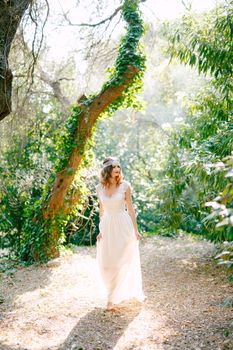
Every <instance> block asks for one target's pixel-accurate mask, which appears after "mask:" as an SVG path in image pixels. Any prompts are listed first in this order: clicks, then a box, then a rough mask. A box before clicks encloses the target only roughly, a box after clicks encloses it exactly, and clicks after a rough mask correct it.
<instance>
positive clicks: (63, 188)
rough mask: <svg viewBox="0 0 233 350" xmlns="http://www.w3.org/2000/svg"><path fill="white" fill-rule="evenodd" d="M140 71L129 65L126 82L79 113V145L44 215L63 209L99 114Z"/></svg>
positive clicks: (61, 175)
mask: <svg viewBox="0 0 233 350" xmlns="http://www.w3.org/2000/svg"><path fill="white" fill-rule="evenodd" d="M138 71H139V70H138V69H137V68H135V67H133V66H128V70H127V71H126V72H125V74H124V76H123V77H124V82H123V83H122V84H121V85H118V86H110V87H109V88H107V89H106V90H105V91H103V92H102V93H100V94H99V95H98V96H97V97H96V98H95V99H94V100H93V101H92V103H91V104H90V105H89V106H88V110H86V108H85V107H83V110H82V112H81V114H80V115H79V125H78V128H77V129H76V142H77V144H78V145H79V147H75V148H74V149H73V151H72V153H71V155H70V157H69V161H68V164H67V166H66V167H65V168H64V169H63V170H62V171H60V172H59V173H58V174H57V177H56V180H55V182H54V186H53V190H52V194H51V197H50V200H49V202H48V205H47V207H46V209H45V210H44V216H45V217H46V218H49V217H50V218H53V217H54V216H55V215H56V214H58V212H59V211H60V210H62V209H63V207H64V204H65V203H64V201H65V196H66V194H67V191H68V190H69V187H70V185H71V183H72V181H73V179H74V177H75V173H76V171H77V169H78V167H79V165H80V163H81V160H82V154H83V151H84V147H85V144H86V142H87V139H88V138H89V137H90V134H91V131H92V128H93V126H94V124H95V122H96V120H97V119H98V117H99V115H100V114H101V113H102V112H103V111H104V110H105V109H106V108H107V107H108V106H109V105H110V104H111V103H112V102H114V101H115V100H116V99H117V98H118V97H120V96H121V94H122V92H123V91H124V90H125V89H126V87H127V86H128V85H129V84H130V83H131V82H132V80H133V78H134V77H135V75H136V74H137V73H138ZM84 100H85V96H82V97H81V98H80V99H79V101H78V102H79V104H81V105H82V101H84Z"/></svg>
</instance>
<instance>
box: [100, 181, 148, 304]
mask: <svg viewBox="0 0 233 350" xmlns="http://www.w3.org/2000/svg"><path fill="white" fill-rule="evenodd" d="M128 186H130V188H131V185H130V183H129V182H128V181H125V180H123V181H122V182H121V184H120V185H119V187H118V189H117V192H116V193H114V194H113V195H112V196H110V197H109V196H107V195H106V193H105V190H104V187H103V186H102V185H101V184H98V185H97V186H96V191H97V195H98V197H99V200H100V201H101V202H102V204H103V209H104V213H103V215H102V217H101V220H100V223H99V232H100V233H101V234H102V238H101V239H100V240H97V250H96V258H97V263H98V266H99V270H100V274H101V276H102V279H103V282H104V284H105V286H106V289H107V296H108V301H109V302H112V303H114V304H118V303H120V302H122V301H124V300H129V299H132V298H136V299H137V300H138V301H140V302H142V301H143V300H144V299H145V295H144V293H143V290H142V276H141V265H140V254H139V241H138V240H137V239H136V235H135V233H134V227H133V223H132V220H131V217H130V216H129V214H128V212H127V210H126V204H125V191H126V189H127V187H128Z"/></svg>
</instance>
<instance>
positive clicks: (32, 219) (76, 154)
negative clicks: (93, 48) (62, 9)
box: [22, 0, 145, 260]
mask: <svg viewBox="0 0 233 350" xmlns="http://www.w3.org/2000/svg"><path fill="white" fill-rule="evenodd" d="M138 3H139V1H138V0H125V1H124V3H123V5H122V14H123V17H124V19H125V21H126V23H127V31H126V35H125V36H124V37H123V38H122V40H121V44H120V48H119V52H118V57H117V59H116V63H115V67H114V68H113V69H112V70H111V75H110V79H109V80H108V81H107V82H106V83H105V84H104V85H103V87H102V89H101V91H100V92H99V93H97V94H95V95H92V96H90V97H85V96H82V97H81V98H79V100H78V103H77V104H75V105H74V106H73V108H72V111H71V115H70V117H69V118H68V120H67V124H66V129H65V130H63V136H62V137H61V138H60V140H59V142H58V146H57V151H58V152H57V159H56V163H55V164H54V171H53V173H52V174H51V177H50V179H49V181H48V185H47V186H46V187H45V190H44V195H43V196H42V198H41V199H40V200H39V201H38V200H37V201H35V203H30V208H28V211H27V216H28V217H27V220H26V221H25V223H24V230H25V232H27V233H26V234H25V237H24V243H23V245H22V252H23V254H22V255H23V257H24V259H25V260H30V259H31V260H39V259H42V257H43V258H47V259H48V258H51V257H54V256H57V255H59V243H60V241H61V235H62V232H63V230H64V226H65V225H66V223H67V220H66V217H69V215H70V213H71V212H75V204H76V203H78V202H79V201H80V189H79V188H78V189H77V191H76V190H75V191H73V190H72V188H71V186H72V183H73V180H74V178H75V176H76V175H77V172H79V171H80V169H81V166H82V164H83V162H84V161H85V157H86V154H87V153H88V146H89V143H90V139H91V136H92V134H93V132H94V130H95V124H96V122H97V119H99V118H100V117H101V116H103V114H105V115H106V113H108V114H111V113H113V112H114V111H115V110H116V109H118V108H119V107H120V106H122V105H123V106H129V105H131V104H132V102H133V95H134V93H135V92H137V91H138V89H139V88H140V86H141V78H142V74H143V71H144V67H145V65H144V61H145V58H144V55H143V54H142V52H141V50H140V48H139V40H140V38H141V36H142V34H143V32H144V29H143V21H142V20H141V18H140V13H139V9H138ZM84 164H85V163H84ZM51 185H52V186H51Z"/></svg>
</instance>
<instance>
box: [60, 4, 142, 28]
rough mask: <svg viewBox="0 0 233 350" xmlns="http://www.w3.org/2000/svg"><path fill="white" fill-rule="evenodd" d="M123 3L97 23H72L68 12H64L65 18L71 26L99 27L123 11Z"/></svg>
mask: <svg viewBox="0 0 233 350" xmlns="http://www.w3.org/2000/svg"><path fill="white" fill-rule="evenodd" d="M138 2H139V3H141V2H146V0H139V1H138ZM122 7H123V5H121V6H119V7H117V8H116V10H115V11H114V12H113V13H112V14H111V15H110V16H109V17H107V18H105V19H103V20H102V21H100V22H97V23H72V22H71V20H70V19H69V18H68V17H67V13H63V15H64V18H65V20H66V21H67V22H68V24H69V25H70V26H75V27H97V26H99V25H101V24H104V23H105V22H107V21H111V20H112V19H113V18H114V17H115V16H116V15H117V14H118V12H119V11H121V9H122Z"/></svg>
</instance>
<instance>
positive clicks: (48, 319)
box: [0, 237, 233, 350]
mask: <svg viewBox="0 0 233 350" xmlns="http://www.w3.org/2000/svg"><path fill="white" fill-rule="evenodd" d="M140 249H141V261H142V272H143V284H144V290H145V293H146V295H147V300H146V301H145V302H144V303H143V305H139V304H137V303H131V304H130V305H122V306H121V307H120V308H119V309H118V310H117V311H115V312H106V311H105V310H104V307H105V294H104V290H103V286H102V285H101V283H100V282H99V278H98V274H97V270H96V263H95V248H83V247H78V248H77V249H76V251H75V253H74V254H71V253H70V254H67V253H66V254H63V255H62V256H61V257H60V258H58V259H55V260H53V261H50V262H49V263H48V264H46V265H43V266H37V267H36V266H30V267H27V268H17V270H16V272H15V273H14V274H13V275H12V276H10V275H6V274H4V275H2V276H1V280H0V281H1V286H0V296H1V297H3V303H2V304H0V310H1V315H0V322H1V325H0V349H1V350H3V349H4V350H13V349H17V350H26V349H27V350H55V349H56V350H81V349H83V350H97V349H98V350H107V349H109V350H110V349H114V350H133V349H137V350H144V349H145V350H152V349H153V350H160V349H163V350H167V349H169V350H170V349H182V350H186V349H187V350H192V349H193V350H199V349H205V350H217V349H219V350H227V349H229V350H230V349H231V350H232V349H233V329H232V328H231V327H229V323H230V320H231V319H233V312H232V311H233V310H232V309H229V308H227V309H226V308H223V307H222V306H221V304H222V301H223V300H224V299H225V298H226V297H227V296H228V295H229V294H230V293H233V290H232V288H230V286H229V284H228V283H227V282H226V274H225V270H224V269H223V268H222V267H220V266H217V267H216V264H215V262H214V261H212V260H211V259H210V257H211V256H213V255H214V254H215V248H214V246H213V245H212V244H211V243H208V242H204V241H202V242H201V241H196V240H194V239H191V238H178V239H171V238H158V237H150V238H146V239H143V241H141V242H140Z"/></svg>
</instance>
